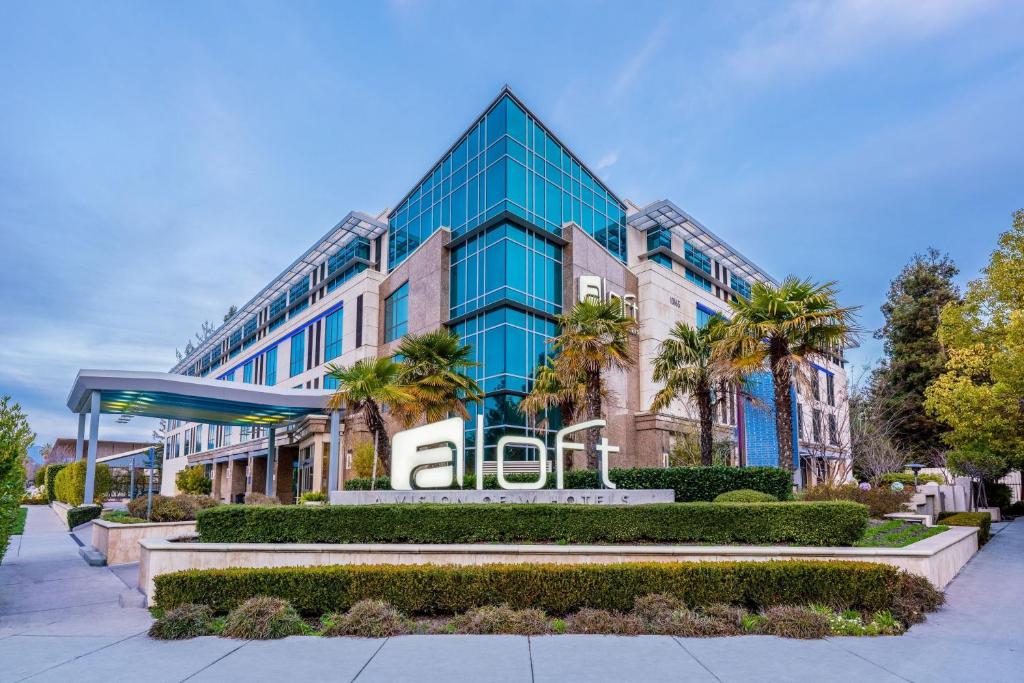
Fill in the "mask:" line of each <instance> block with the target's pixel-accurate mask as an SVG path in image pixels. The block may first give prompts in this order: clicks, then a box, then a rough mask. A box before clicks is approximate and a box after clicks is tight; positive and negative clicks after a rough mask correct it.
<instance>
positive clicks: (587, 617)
mask: <svg viewBox="0 0 1024 683" xmlns="http://www.w3.org/2000/svg"><path fill="white" fill-rule="evenodd" d="M565 626H566V628H565V630H566V633H594V634H599V635H613V636H638V635H640V634H641V633H644V632H645V631H644V623H643V622H642V621H641V620H640V619H639V618H638V617H637V616H636V615H635V614H626V613H623V612H616V611H612V610H606V609H591V608H589V607H584V608H583V609H581V610H579V611H578V612H576V613H575V614H573V615H571V616H569V617H568V618H567V619H566V620H565Z"/></svg>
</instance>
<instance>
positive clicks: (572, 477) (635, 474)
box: [345, 466, 793, 503]
mask: <svg viewBox="0 0 1024 683" xmlns="http://www.w3.org/2000/svg"><path fill="white" fill-rule="evenodd" d="M609 476H610V477H611V480H612V482H613V483H614V484H615V485H616V486H617V487H618V488H620V489H672V490H674V491H675V494H676V502H677V503H690V502H697V501H712V500H714V499H715V497H717V496H719V495H721V494H723V493H726V492H728V491H736V490H738V489H752V490H754V491H761V492H762V493H770V494H771V495H773V496H775V497H776V498H778V499H779V500H789V499H790V498H792V491H793V476H792V475H791V474H789V473H788V472H786V471H785V470H781V469H779V468H777V467H725V466H714V467H668V468H665V467H631V468H619V469H613V470H611V472H609ZM508 479H509V481H536V480H537V475H535V474H511V475H508ZM475 482H476V479H475V477H474V476H473V475H467V476H466V478H465V483H464V484H463V488H466V489H471V488H473V487H474V486H475ZM597 484H598V480H597V472H595V471H594V470H569V471H567V472H566V473H565V488H567V489H592V488H596V487H597ZM554 487H555V477H554V475H549V476H548V478H547V484H546V488H554ZM345 488H346V489H347V490H349V491H369V490H370V480H369V479H365V478H364V479H350V480H349V481H347V482H345ZM377 488H378V489H390V488H391V480H390V479H389V478H388V477H377ZM484 488H485V489H497V488H500V487H499V486H498V477H497V476H495V475H493V474H489V475H487V476H486V477H484Z"/></svg>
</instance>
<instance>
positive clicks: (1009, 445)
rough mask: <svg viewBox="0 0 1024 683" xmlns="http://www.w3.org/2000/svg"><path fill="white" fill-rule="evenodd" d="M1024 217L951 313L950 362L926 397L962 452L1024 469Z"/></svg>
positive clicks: (946, 319) (947, 326) (946, 321)
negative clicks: (1023, 305)
mask: <svg viewBox="0 0 1024 683" xmlns="http://www.w3.org/2000/svg"><path fill="white" fill-rule="evenodd" d="M1022 301H1024V209H1021V210H1018V211H1017V212H1015V213H1014V215H1013V227H1012V228H1011V229H1010V230H1008V231H1007V232H1004V233H1003V234H1002V235H1000V237H999V243H998V246H997V248H996V250H995V251H994V252H993V253H992V256H991V258H990V260H989V264H988V266H987V267H986V268H985V269H984V270H983V271H982V277H980V278H978V279H977V280H974V281H972V282H971V283H970V285H968V288H967V293H966V294H965V296H964V299H963V301H962V302H960V303H952V304H949V305H947V306H946V307H945V308H944V309H943V311H942V316H941V322H940V325H939V341H940V342H941V343H942V344H943V346H944V347H945V349H946V351H947V354H948V360H947V361H946V365H945V369H944V372H943V373H942V374H941V375H940V376H939V377H938V378H937V379H936V380H935V381H934V382H932V384H931V385H930V386H929V387H928V389H927V390H926V391H925V407H926V408H927V410H928V411H930V413H931V414H932V415H933V416H935V417H936V418H937V419H939V420H940V421H942V422H943V423H944V424H945V425H947V426H948V427H949V431H948V432H946V433H945V434H943V437H942V438H943V441H944V442H945V443H946V444H947V445H949V446H950V447H951V448H953V449H954V450H955V451H957V452H959V454H960V455H961V456H962V455H963V454H965V453H969V454H972V458H973V459H978V457H984V456H978V454H992V455H995V456H997V457H999V458H1002V459H1003V460H1004V462H1005V465H1006V467H1007V468H1013V469H1018V468H1022V467H1024V310H1022V306H1021V302H1022Z"/></svg>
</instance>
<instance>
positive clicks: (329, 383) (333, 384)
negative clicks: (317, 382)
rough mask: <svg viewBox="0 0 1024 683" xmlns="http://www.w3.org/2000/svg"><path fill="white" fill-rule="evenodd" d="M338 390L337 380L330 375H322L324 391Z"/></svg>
mask: <svg viewBox="0 0 1024 683" xmlns="http://www.w3.org/2000/svg"><path fill="white" fill-rule="evenodd" d="M337 388H338V378H337V377H333V376H331V375H324V389H330V390H331V391H334V390H335V389H337Z"/></svg>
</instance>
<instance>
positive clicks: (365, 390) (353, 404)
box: [327, 357, 413, 472]
mask: <svg viewBox="0 0 1024 683" xmlns="http://www.w3.org/2000/svg"><path fill="white" fill-rule="evenodd" d="M401 372H402V368H401V365H400V364H398V363H396V362H395V361H394V360H393V359H391V358H389V357H382V358H364V359H363V360H361V361H357V362H356V363H353V364H352V365H349V366H344V367H340V366H337V365H328V366H327V374H328V375H330V376H331V377H333V378H334V379H336V380H338V389H337V391H335V392H334V395H333V396H331V398H330V399H329V400H328V402H327V407H328V409H329V410H338V409H341V408H344V409H345V412H346V416H348V415H362V416H363V419H364V420H365V421H366V427H367V428H368V429H369V430H370V434H371V436H372V437H373V439H374V443H376V444H377V457H378V458H380V462H381V465H382V467H383V468H384V471H385V472H387V471H389V470H390V467H391V443H390V442H389V441H388V430H387V427H386V425H385V424H384V416H383V415H382V411H383V409H384V408H385V407H387V408H388V409H390V410H392V411H395V412H399V411H401V410H404V409H405V408H406V406H407V405H408V404H409V403H410V402H411V401H412V400H413V394H412V393H411V392H410V391H409V390H408V388H407V387H405V386H404V385H403V383H402V381H401Z"/></svg>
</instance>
